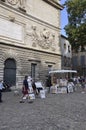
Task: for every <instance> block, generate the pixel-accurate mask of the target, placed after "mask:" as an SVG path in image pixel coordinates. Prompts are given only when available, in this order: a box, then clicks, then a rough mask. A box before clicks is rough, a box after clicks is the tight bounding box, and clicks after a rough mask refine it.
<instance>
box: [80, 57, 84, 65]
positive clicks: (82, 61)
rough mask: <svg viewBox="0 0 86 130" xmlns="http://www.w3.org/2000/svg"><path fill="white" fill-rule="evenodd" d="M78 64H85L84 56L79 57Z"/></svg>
mask: <svg viewBox="0 0 86 130" xmlns="http://www.w3.org/2000/svg"><path fill="white" fill-rule="evenodd" d="M80 65H81V66H84V65H85V56H81V58H80Z"/></svg>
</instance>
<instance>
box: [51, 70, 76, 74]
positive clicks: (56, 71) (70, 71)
mask: <svg viewBox="0 0 86 130" xmlns="http://www.w3.org/2000/svg"><path fill="white" fill-rule="evenodd" d="M51 73H77V71H76V70H53V71H49V74H51Z"/></svg>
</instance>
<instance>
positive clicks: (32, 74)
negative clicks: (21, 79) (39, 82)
mask: <svg viewBox="0 0 86 130" xmlns="http://www.w3.org/2000/svg"><path fill="white" fill-rule="evenodd" d="M36 66H37V64H34V63H32V64H31V77H32V79H33V80H35V74H36Z"/></svg>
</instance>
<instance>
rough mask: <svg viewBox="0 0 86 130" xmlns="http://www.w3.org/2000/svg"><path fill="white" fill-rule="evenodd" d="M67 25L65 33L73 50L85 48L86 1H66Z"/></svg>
mask: <svg viewBox="0 0 86 130" xmlns="http://www.w3.org/2000/svg"><path fill="white" fill-rule="evenodd" d="M65 6H66V9H67V13H68V21H69V22H68V25H66V26H65V31H66V34H67V36H68V39H69V41H70V44H71V45H72V49H73V50H76V51H77V50H78V49H79V47H81V49H82V50H84V46H86V0H66V2H65Z"/></svg>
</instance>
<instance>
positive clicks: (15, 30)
mask: <svg viewBox="0 0 86 130" xmlns="http://www.w3.org/2000/svg"><path fill="white" fill-rule="evenodd" d="M0 37H4V38H10V39H13V40H17V41H22V42H23V41H24V37H23V27H22V26H21V25H19V24H16V23H14V22H11V21H8V20H6V19H2V18H0Z"/></svg>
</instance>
